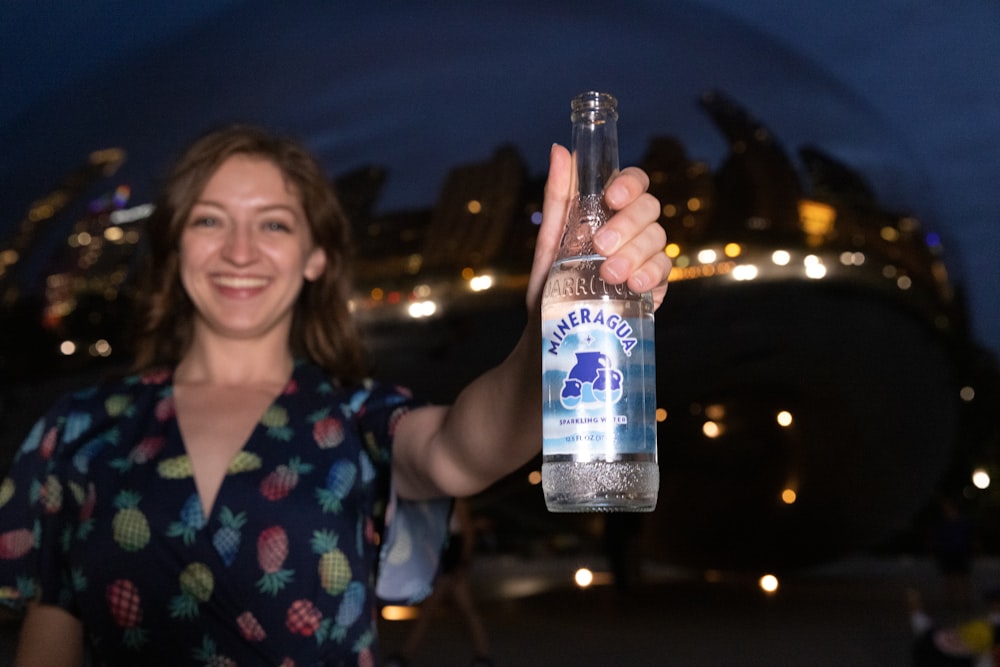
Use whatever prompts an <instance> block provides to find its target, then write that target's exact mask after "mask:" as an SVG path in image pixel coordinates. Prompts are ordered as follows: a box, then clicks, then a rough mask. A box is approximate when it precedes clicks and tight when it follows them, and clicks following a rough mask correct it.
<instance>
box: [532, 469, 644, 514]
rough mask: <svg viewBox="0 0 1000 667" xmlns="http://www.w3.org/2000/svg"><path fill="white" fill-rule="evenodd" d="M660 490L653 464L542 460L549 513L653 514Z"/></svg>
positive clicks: (544, 488)
mask: <svg viewBox="0 0 1000 667" xmlns="http://www.w3.org/2000/svg"><path fill="white" fill-rule="evenodd" d="M659 489H660V468H659V466H658V465H657V464H656V462H654V461H628V460H624V461H588V462H586V463H582V462H577V461H550V462H546V461H545V460H544V459H543V461H542V492H543V493H544V495H545V504H546V506H547V507H548V509H549V511H550V512H652V511H653V510H654V509H656V497H657V493H658V492H659Z"/></svg>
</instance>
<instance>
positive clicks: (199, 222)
mask: <svg viewBox="0 0 1000 667" xmlns="http://www.w3.org/2000/svg"><path fill="white" fill-rule="evenodd" d="M217 224H218V221H217V220H216V219H215V218H213V217H210V216H207V215H199V216H195V217H194V218H192V219H191V226H192V227H214V226H215V225H217Z"/></svg>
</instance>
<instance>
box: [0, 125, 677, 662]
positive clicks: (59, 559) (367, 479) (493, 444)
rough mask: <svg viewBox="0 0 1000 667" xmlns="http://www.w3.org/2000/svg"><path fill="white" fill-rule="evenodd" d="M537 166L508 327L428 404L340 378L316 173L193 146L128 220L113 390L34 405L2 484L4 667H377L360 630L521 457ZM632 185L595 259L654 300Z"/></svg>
mask: <svg viewBox="0 0 1000 667" xmlns="http://www.w3.org/2000/svg"><path fill="white" fill-rule="evenodd" d="M551 160H552V175H551V177H550V188H549V191H550V196H549V197H548V198H546V200H545V203H544V204H543V211H544V215H543V221H542V225H541V227H540V229H539V235H538V241H537V251H536V255H535V263H536V265H535V267H534V268H533V270H532V276H533V277H532V279H531V280H529V281H528V290H527V294H526V305H527V312H528V320H529V322H530V324H528V325H527V326H526V327H525V329H524V333H523V335H522V337H521V339H520V340H519V341H518V342H517V343H516V344H515V345H514V347H513V350H512V351H511V352H510V354H509V355H508V356H507V357H506V359H505V360H504V361H503V362H501V363H500V364H499V365H497V366H495V367H494V368H493V369H491V370H489V371H487V372H486V373H484V374H483V375H481V376H480V377H479V378H477V379H475V380H473V381H472V382H470V383H469V384H468V385H467V386H466V387H465V389H463V390H462V391H461V392H459V393H458V395H457V397H456V398H455V402H454V404H453V405H451V406H431V405H427V404H426V403H425V402H423V401H420V400H418V399H416V398H414V397H413V395H412V394H411V393H410V392H409V391H408V390H407V389H404V388H402V387H399V386H396V385H394V384H390V383H381V382H377V381H374V380H372V379H369V378H367V377H365V375H364V372H365V369H366V367H365V365H364V363H363V359H362V354H361V345H360V342H359V336H358V334H357V330H356V328H355V325H354V322H353V319H352V316H351V314H350V312H349V309H348V302H347V298H348V295H349V294H350V291H349V289H348V288H347V275H348V271H347V254H348V252H349V249H350V244H349V237H348V226H347V223H346V220H345V219H344V216H343V214H342V213H341V212H340V207H339V204H338V202H337V198H336V195H335V194H334V192H333V189H332V187H331V185H330V184H329V181H328V179H327V177H326V176H325V175H324V173H323V171H322V169H321V168H320V166H319V163H318V162H317V161H316V160H315V159H314V158H313V157H312V156H311V155H310V154H309V153H308V152H307V151H305V149H304V148H302V146H301V145H300V144H298V143H297V142H294V141H291V140H289V139H285V138H283V137H279V136H274V135H272V134H270V133H269V132H266V131H264V130H261V129H258V128H256V127H247V126H234V127H226V128H223V129H221V130H217V131H214V132H211V133H209V134H208V135H205V136H204V137H202V138H201V139H199V140H197V141H196V142H195V143H194V144H193V145H192V146H191V147H190V148H189V149H188V151H187V152H185V153H184V154H183V155H182V156H181V158H180V160H179V162H178V164H177V166H176V167H175V168H174V170H173V171H172V172H171V173H170V175H169V177H168V178H167V181H166V186H165V190H164V195H163V196H162V197H161V198H160V200H159V203H158V204H157V206H156V208H155V211H154V214H153V216H152V218H151V219H150V224H149V231H150V235H149V241H150V246H149V254H148V259H147V265H146V271H145V281H146V282H145V284H144V286H143V288H142V289H140V291H139V293H140V294H141V295H142V301H141V302H140V304H139V308H138V310H137V318H138V322H139V328H138V330H139V335H138V340H137V347H138V350H139V353H138V355H137V359H136V365H135V367H134V369H133V371H132V373H131V374H129V375H127V376H126V377H112V378H108V379H106V380H105V381H102V382H99V383H97V384H95V385H93V386H90V387H88V388H85V389H82V390H80V391H77V392H74V393H71V394H68V395H66V396H65V397H63V398H62V399H60V400H59V401H57V402H56V404H55V405H54V406H53V407H52V408H51V409H50V410H49V412H48V413H47V414H46V415H45V416H44V417H43V418H42V419H41V420H40V421H38V423H37V424H36V425H35V427H34V428H33V429H32V431H31V432H30V433H29V435H28V437H27V438H26V440H25V441H24V443H23V445H22V446H21V448H20V450H19V451H18V452H17V454H16V455H15V458H14V463H13V467H12V468H11V470H10V473H9V475H8V477H7V478H6V479H5V480H4V482H3V484H2V486H0V495H2V496H3V501H2V503H0V509H2V511H0V602H2V603H4V604H8V605H14V606H26V608H27V613H26V615H25V617H24V623H23V629H22V632H21V641H20V647H19V651H18V659H17V662H16V664H24V665H29V664H44V665H46V666H47V667H64V666H65V667H70V666H72V667H79V666H80V665H82V664H84V663H85V661H88V664H89V662H93V663H94V664H98V663H99V664H106V665H135V664H170V665H182V664H191V663H192V661H194V662H197V663H199V664H201V663H205V664H208V663H211V664H238V665H289V664H298V665H319V664H324V665H325V664H329V665H334V664H336V665H347V664H350V665H359V666H360V665H366V666H367V665H374V664H376V661H377V659H378V655H377V651H378V646H377V642H376V636H375V630H376V628H375V626H374V622H375V621H374V619H375V610H376V607H377V605H378V604H380V601H385V602H399V603H413V602H416V601H418V600H420V599H421V598H423V597H424V596H425V595H426V594H427V593H429V592H430V584H431V582H432V580H433V577H434V575H435V572H436V569H437V555H438V554H439V553H440V552H441V547H442V546H443V543H444V540H445V538H446V534H447V529H448V525H447V524H448V522H447V519H448V514H449V511H450V508H451V506H452V497H453V496H459V495H471V494H474V493H477V492H478V491H481V490H482V489H484V488H485V487H486V486H489V485H490V484H492V483H493V482H495V481H496V480H498V479H499V478H501V477H503V476H505V475H507V474H508V473H510V472H511V471H513V470H514V469H516V468H517V467H518V466H520V465H522V464H524V463H525V462H526V461H527V460H529V459H530V458H531V457H532V456H533V455H534V454H535V453H537V451H538V449H539V447H540V437H539V431H540V422H541V415H540V412H541V392H540V387H539V383H538V373H537V368H538V350H539V349H540V347H541V339H540V336H539V330H540V325H539V317H540V313H539V302H540V292H541V282H542V278H543V276H544V275H545V274H546V273H547V272H548V270H549V269H550V267H551V265H552V262H553V259H554V257H555V248H556V243H557V241H558V238H559V234H560V232H561V228H562V224H563V221H564V219H565V212H566V194H565V193H566V192H568V183H569V178H570V171H571V170H570V157H569V153H568V151H566V150H565V149H563V148H561V147H557V146H556V147H553V148H552V152H551ZM648 184H649V179H648V177H647V176H646V174H645V173H644V172H643V171H641V170H639V169H635V168H632V169H626V170H624V171H623V172H622V173H621V174H620V175H619V176H618V178H616V179H615V180H614V181H613V182H612V183H611V184H610V186H609V194H608V200H609V202H611V201H615V202H619V205H618V206H617V207H616V213H615V215H614V216H613V217H612V218H611V219H610V220H609V221H608V223H607V225H608V227H609V228H612V229H614V231H615V234H614V236H615V237H616V238H617V240H616V241H615V245H614V246H612V247H607V248H603V251H604V252H605V253H606V256H607V257H608V258H609V259H610V260H612V261H614V262H617V263H618V264H619V266H622V267H625V268H626V269H628V270H627V271H626V272H625V273H626V276H625V277H626V279H633V280H636V279H640V278H645V279H648V280H650V281H651V282H652V284H654V285H655V286H656V287H654V289H653V293H654V295H655V297H656V301H657V302H659V301H662V298H663V295H664V292H665V291H666V278H667V274H668V273H669V268H670V267H669V261H668V260H667V258H666V256H665V255H664V254H663V246H664V242H665V240H664V233H663V230H662V228H660V227H659V225H657V223H656V220H655V215H656V213H657V211H658V209H659V205H658V203H657V201H656V200H655V198H654V197H652V196H651V195H650V194H649V193H647V192H646V188H647V186H648ZM599 250H601V249H599ZM164 615H169V622H163V621H164V620H165V619H164ZM53 636H58V637H60V638H61V641H59V642H53V641H52V637H53Z"/></svg>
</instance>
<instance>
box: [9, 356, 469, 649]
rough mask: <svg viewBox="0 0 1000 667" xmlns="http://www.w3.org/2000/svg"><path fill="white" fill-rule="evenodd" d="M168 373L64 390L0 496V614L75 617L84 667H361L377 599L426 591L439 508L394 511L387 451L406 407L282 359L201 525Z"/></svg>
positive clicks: (442, 526) (386, 390)
mask: <svg viewBox="0 0 1000 667" xmlns="http://www.w3.org/2000/svg"><path fill="white" fill-rule="evenodd" d="M171 381H172V375H171V373H169V372H162V373H151V374H146V375H141V376H139V375H137V376H131V377H127V378H125V379H123V380H119V381H115V382H112V383H109V384H107V385H102V386H99V387H95V388H91V389H88V390H85V391H81V392H78V393H76V394H73V395H71V396H67V397H66V398H65V399H63V400H62V401H60V402H59V404H57V405H56V406H54V407H53V409H52V410H51V411H50V412H49V413H48V414H47V415H46V416H45V417H43V418H42V419H41V420H40V421H39V422H38V423H37V424H36V425H35V427H34V429H33V430H32V431H31V433H30V434H29V435H28V437H27V438H26V440H25V442H24V444H23V445H22V446H21V448H20V450H19V451H18V453H17V454H16V457H15V460H14V463H13V465H12V467H11V470H10V472H9V474H8V475H7V477H6V478H5V479H4V480H3V482H2V483H0V602H3V603H4V604H7V605H10V606H18V605H19V604H22V603H23V602H24V601H26V600H30V599H33V598H36V597H37V599H39V600H41V601H42V602H45V603H49V604H56V605H59V606H61V607H63V608H65V609H66V610H68V611H69V612H70V613H72V614H74V615H75V616H77V617H78V618H80V619H81V620H82V621H83V625H84V633H85V641H86V642H87V650H88V652H89V655H90V657H91V661H92V664H93V665H143V666H147V665H171V666H173V667H178V666H182V665H213V666H219V667H224V666H225V667H243V666H247V665H254V666H256V665H268V666H275V665H282V666H285V667H293V666H294V667H309V666H319V665H373V664H376V662H377V655H376V643H375V614H376V609H377V606H378V604H379V599H381V600H383V601H395V602H406V601H415V600H418V599H420V598H422V597H423V596H425V595H426V594H427V593H428V592H429V591H430V586H431V583H432V580H433V576H434V572H435V570H436V567H437V555H438V553H439V552H440V548H441V546H442V544H443V543H444V541H445V539H446V535H447V521H448V514H449V512H450V502H449V501H448V500H447V499H441V500H439V501H430V502H422V503H413V502H402V501H399V502H397V501H395V500H394V497H393V495H392V493H391V488H390V487H391V484H390V474H389V468H390V466H389V463H390V456H391V451H390V444H391V441H392V434H393V430H394V426H395V424H396V423H397V421H398V419H399V418H400V417H401V416H402V415H403V414H404V413H405V412H406V411H407V410H409V409H410V408H412V407H413V406H414V405H415V402H414V400H413V399H412V398H411V397H410V396H409V394H408V393H407V392H406V391H404V390H402V389H400V388H397V387H390V386H387V385H380V384H377V383H372V382H368V383H364V384H362V385H359V386H356V387H340V386H336V385H334V384H332V383H331V382H330V381H329V380H328V379H327V377H326V376H325V374H324V373H323V372H322V371H321V370H320V369H319V368H318V367H316V366H314V365H312V364H309V363H299V364H297V365H296V368H295V371H294V373H293V376H292V378H291V380H290V381H289V383H288V385H287V386H286V388H285V390H284V392H283V393H282V394H281V395H280V396H279V397H278V398H277V399H276V400H275V402H274V403H273V404H272V405H271V406H270V407H269V408H268V410H267V411H266V412H265V414H264V416H263V418H262V419H261V421H260V423H259V424H258V425H257V426H256V428H255V430H254V432H253V434H252V435H251V437H250V438H249V440H248V441H247V442H246V443H245V445H244V448H243V449H242V451H241V452H240V453H239V454H238V455H237V456H236V457H235V458H234V459H233V461H232V463H231V465H230V467H229V470H228V473H227V476H226V478H225V480H224V481H223V484H222V487H221V488H220V490H219V495H218V497H217V499H216V502H215V505H214V506H213V507H212V509H211V514H210V515H209V516H204V514H203V512H202V509H201V503H200V500H199V497H198V494H197V492H196V490H195V485H194V479H193V478H192V476H191V468H190V464H189V461H188V458H187V455H186V454H185V450H184V443H183V441H182V440H181V436H180V432H179V430H178V427H177V421H176V418H175V415H174V407H173V385H172V382H171Z"/></svg>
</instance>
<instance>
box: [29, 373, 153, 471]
mask: <svg viewBox="0 0 1000 667" xmlns="http://www.w3.org/2000/svg"><path fill="white" fill-rule="evenodd" d="M171 377H172V374H171V373H169V372H166V371H152V372H147V373H134V374H127V375H117V376H109V377H107V378H105V379H102V380H100V381H98V382H95V383H92V384H89V385H86V386H83V387H79V388H76V389H73V390H70V391H68V392H67V393H65V394H63V395H62V396H61V397H60V398H58V399H57V400H56V401H55V402H54V403H53V404H52V405H51V406H50V407H49V409H48V410H47V411H46V412H45V414H44V415H42V417H40V418H39V419H38V420H37V421H36V422H35V425H34V427H33V428H32V430H31V432H30V433H29V434H28V436H27V437H26V439H25V441H24V442H23V443H22V447H21V449H22V452H28V451H31V450H33V449H34V446H37V445H38V444H42V442H43V441H48V440H55V439H58V442H59V443H60V448H61V449H63V450H64V451H65V450H67V449H71V448H72V447H73V443H75V442H78V441H83V440H89V439H92V437H93V434H94V433H95V432H102V433H103V432H108V433H113V429H114V427H115V426H116V425H120V424H121V423H122V422H124V421H127V420H130V419H134V418H136V417H138V416H141V415H143V414H147V413H148V412H150V411H157V410H158V411H161V412H162V411H163V410H164V409H167V408H169V407H170V404H171V401H172V398H171V394H172V392H171V391H170V387H171V384H170V381H171ZM164 406H166V407H164Z"/></svg>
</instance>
